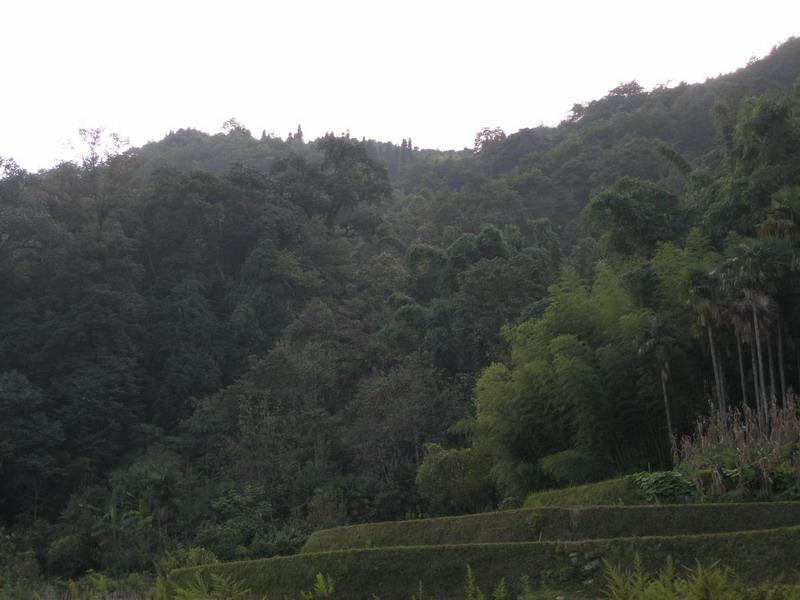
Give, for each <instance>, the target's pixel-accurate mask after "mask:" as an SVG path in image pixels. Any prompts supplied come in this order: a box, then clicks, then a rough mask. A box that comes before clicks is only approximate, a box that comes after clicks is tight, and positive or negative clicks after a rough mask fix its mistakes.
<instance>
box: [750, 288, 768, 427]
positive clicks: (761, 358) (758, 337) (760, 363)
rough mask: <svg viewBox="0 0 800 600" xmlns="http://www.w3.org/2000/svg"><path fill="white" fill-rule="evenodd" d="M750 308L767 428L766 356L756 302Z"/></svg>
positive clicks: (762, 406)
mask: <svg viewBox="0 0 800 600" xmlns="http://www.w3.org/2000/svg"><path fill="white" fill-rule="evenodd" d="M750 307H751V308H752V309H753V330H754V331H755V334H756V339H755V344H756V351H757V352H758V380H759V382H760V383H761V410H763V411H764V425H765V427H766V426H768V425H769V424H768V423H767V422H766V420H767V415H768V414H769V408H768V406H767V385H766V383H765V382H764V356H763V355H762V352H761V333H760V331H759V329H758V313H756V304H755V302H751V303H750Z"/></svg>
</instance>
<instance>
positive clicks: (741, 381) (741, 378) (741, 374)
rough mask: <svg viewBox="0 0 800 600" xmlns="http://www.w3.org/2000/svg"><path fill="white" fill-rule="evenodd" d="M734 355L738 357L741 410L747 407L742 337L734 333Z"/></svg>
mask: <svg viewBox="0 0 800 600" xmlns="http://www.w3.org/2000/svg"><path fill="white" fill-rule="evenodd" d="M736 353H737V354H738V355H739V384H740V385H741V387H742V408H744V407H745V406H747V387H746V386H747V382H746V380H745V377H744V359H743V358H742V336H741V335H739V332H738V331H737V332H736Z"/></svg>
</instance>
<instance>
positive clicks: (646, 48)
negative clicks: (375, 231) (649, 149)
mask: <svg viewBox="0 0 800 600" xmlns="http://www.w3.org/2000/svg"><path fill="white" fill-rule="evenodd" d="M793 35H794V36H797V35H800V2H793V1H791V0H761V1H760V2H757V3H754V2H740V1H739V0H728V1H724V2H721V1H717V0H693V1H685V0H672V1H671V2H668V3H667V2H658V3H656V2H652V1H647V0H638V1H630V2H629V1H616V0H603V1H598V0H594V1H583V0H571V1H569V2H565V1H559V2H555V1H549V0H515V1H512V0H491V1H490V0H483V1H480V2H473V1H471V0H458V1H450V0H426V1H418V0H402V1H400V0H394V1H387V0H371V1H357V0H282V1H280V2H277V1H271V0H260V1H255V0H254V1H244V0H226V1H225V2H222V1H213V2H206V1H204V0H193V1H183V0H158V1H152V0H137V1H135V2H134V1H131V0H99V1H94V0H69V1H66V0H56V1H47V0H22V1H18V0H2V4H1V5H0V56H2V57H3V62H2V67H0V73H1V74H2V84H0V157H12V158H14V159H15V160H16V161H17V162H18V163H19V164H20V165H22V166H23V167H24V168H26V169H29V170H34V171H35V170H38V169H40V168H46V167H49V166H52V165H54V164H56V163H57V162H59V161H60V160H65V159H72V158H74V157H75V156H76V152H78V150H76V149H75V148H72V149H71V148H70V145H71V144H73V145H75V144H76V140H77V139H78V136H77V130H78V129H79V128H81V127H103V128H105V129H106V130H107V131H109V132H111V131H113V132H117V133H119V134H121V135H123V136H125V137H127V138H129V139H130V141H131V143H132V144H133V145H136V146H139V145H142V144H144V143H146V142H147V141H150V140H158V139H161V138H162V137H163V136H164V135H165V134H167V133H168V132H169V131H171V130H176V129H180V128H182V127H194V128H197V129H201V130H203V131H207V132H210V133H216V132H218V131H220V130H221V125H222V123H223V122H224V121H225V120H227V119H228V118H231V117H234V118H236V119H237V120H239V121H240V122H241V123H243V124H244V125H245V126H246V127H248V128H249V129H250V130H251V131H252V132H253V133H254V135H260V133H261V131H262V130H266V131H267V132H268V133H270V132H272V133H274V134H275V135H278V136H280V137H285V136H286V135H287V133H288V132H289V131H294V130H295V129H296V128H297V125H298V124H301V125H302V127H303V131H304V132H305V135H306V138H307V139H313V138H314V137H317V136H319V135H322V134H324V133H325V132H327V131H333V132H335V133H341V132H344V131H350V133H351V135H354V136H356V137H359V138H360V137H362V136H365V137H367V138H374V139H378V140H384V141H394V142H397V143H399V142H400V140H401V139H402V138H408V137H410V138H412V139H413V143H414V145H416V146H420V147H425V148H441V149H447V148H455V149H459V148H463V147H465V146H471V145H472V140H473V138H474V134H475V132H476V131H477V130H479V129H480V128H481V127H484V126H500V127H502V128H503V129H504V130H505V131H506V132H507V133H511V132H514V131H517V130H518V129H520V128H523V127H535V126H537V125H539V124H545V125H555V124H557V123H558V122H559V121H561V120H562V119H563V118H564V117H565V116H566V115H567V114H568V112H569V110H570V108H571V107H572V105H573V104H574V103H575V102H585V101H588V100H592V99H595V98H599V97H602V96H604V95H605V94H606V93H607V92H608V90H610V89H611V88H613V87H615V86H616V85H618V84H619V83H621V82H627V81H630V80H632V79H636V80H637V81H638V82H639V83H640V84H641V85H643V86H644V87H645V88H647V89H651V88H652V87H654V86H656V85H659V84H666V85H676V84H677V83H679V82H680V81H686V82H689V83H694V82H699V81H704V80H705V79H707V78H709V77H714V76H717V75H719V74H721V73H727V72H730V71H734V70H736V69H737V68H739V67H742V66H744V65H745V63H746V62H747V61H748V59H749V58H750V57H752V56H756V57H761V56H764V55H766V54H768V53H769V51H770V50H771V48H772V47H773V46H775V45H776V44H779V43H780V42H783V41H785V40H786V39H787V38H789V37H791V36H793Z"/></svg>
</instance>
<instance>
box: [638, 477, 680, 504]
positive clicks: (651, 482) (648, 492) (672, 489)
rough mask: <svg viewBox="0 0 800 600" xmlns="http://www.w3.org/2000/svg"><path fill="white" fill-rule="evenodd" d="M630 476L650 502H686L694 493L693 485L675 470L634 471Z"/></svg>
mask: <svg viewBox="0 0 800 600" xmlns="http://www.w3.org/2000/svg"><path fill="white" fill-rule="evenodd" d="M631 477H632V479H633V481H634V482H635V483H636V485H638V486H639V488H640V489H641V490H642V494H643V495H644V497H645V498H646V499H647V500H649V501H650V502H658V503H667V504H674V503H677V502H687V501H688V500H690V499H691V498H692V497H693V496H694V495H695V487H694V486H693V485H692V484H691V482H689V481H687V480H686V479H684V477H683V475H681V474H680V473H679V472H677V471H656V472H654V473H634V474H633V475H632V476H631Z"/></svg>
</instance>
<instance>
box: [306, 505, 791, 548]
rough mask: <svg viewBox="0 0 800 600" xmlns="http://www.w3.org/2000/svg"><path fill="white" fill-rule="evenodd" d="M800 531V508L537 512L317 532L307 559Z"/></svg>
mask: <svg viewBox="0 0 800 600" xmlns="http://www.w3.org/2000/svg"><path fill="white" fill-rule="evenodd" d="M793 525H800V503H798V502H780V503H769V504H766V503H765V504H755V503H750V504H691V505H662V506H592V507H582V508H575V507H573V508H552V507H551V508H535V509H520V510H508V511H502V512H493V513H483V514H478V515H467V516H463V517H444V518H438V519H418V520H414V521H394V522H388V523H374V524H368V525H351V526H347V527H337V528H334V529H324V530H321V531H317V532H315V533H314V534H312V536H311V537H310V538H309V540H308V542H306V544H305V546H304V547H303V548H302V550H301V552H303V553H312V552H325V551H330V550H345V549H356V548H380V547H386V546H428V545H436V546H439V545H444V544H481V543H496V542H535V541H558V540H564V541H567V540H573V541H577V540H591V539H603V538H616V537H638V536H674V535H687V534H703V533H722V532H731V531H744V530H755V529H772V528H777V527H787V526H793Z"/></svg>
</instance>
